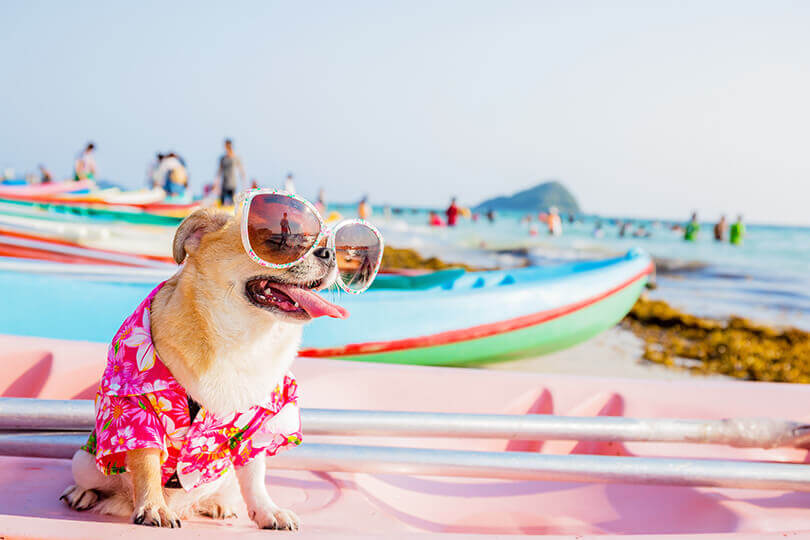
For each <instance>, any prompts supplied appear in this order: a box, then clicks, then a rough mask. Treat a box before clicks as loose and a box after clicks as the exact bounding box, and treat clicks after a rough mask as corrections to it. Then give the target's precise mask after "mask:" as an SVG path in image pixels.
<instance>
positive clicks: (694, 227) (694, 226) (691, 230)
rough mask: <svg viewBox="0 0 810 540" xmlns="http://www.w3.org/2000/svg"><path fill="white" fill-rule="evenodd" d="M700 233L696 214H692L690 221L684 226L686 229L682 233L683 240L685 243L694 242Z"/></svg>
mask: <svg viewBox="0 0 810 540" xmlns="http://www.w3.org/2000/svg"><path fill="white" fill-rule="evenodd" d="M699 232H700V223H698V218H697V212H692V219H690V220H689V223H687V224H686V229H684V232H683V239H684V240H686V241H687V242H696V241H697V237H698V233H699Z"/></svg>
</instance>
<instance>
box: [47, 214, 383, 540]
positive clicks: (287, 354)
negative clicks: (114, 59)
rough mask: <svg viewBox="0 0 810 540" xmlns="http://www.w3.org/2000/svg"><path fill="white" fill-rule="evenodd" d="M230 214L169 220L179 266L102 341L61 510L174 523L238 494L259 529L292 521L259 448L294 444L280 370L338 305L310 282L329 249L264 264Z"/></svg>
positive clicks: (330, 278) (333, 270)
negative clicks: (90, 425) (91, 410)
mask: <svg viewBox="0 0 810 540" xmlns="http://www.w3.org/2000/svg"><path fill="white" fill-rule="evenodd" d="M283 219H284V220H287V219H290V220H291V219H293V218H292V217H290V218H288V216H287V213H285V214H284V218H283ZM240 225H241V224H240V222H239V220H238V219H236V218H234V217H233V216H231V215H229V214H225V213H222V212H218V211H213V210H207V209H203V210H197V211H196V212H194V213H193V214H192V215H190V216H189V217H188V218H186V219H185V220H184V221H183V223H182V224H181V225H180V227H179V228H178V230H177V233H176V235H175V238H174V259H175V260H176V261H177V262H178V264H180V263H183V266H182V267H181V268H180V270H179V271H178V272H177V273H176V274H175V275H174V276H173V277H171V278H170V279H168V280H167V281H166V282H165V283H163V284H161V285H160V286H158V288H157V289H156V290H155V291H154V292H153V293H152V294H151V295H150V296H149V297H148V298H147V299H146V300H144V302H143V303H142V304H141V306H139V308H138V309H137V310H136V311H135V313H133V315H132V316H130V318H128V319H127V321H125V322H124V325H123V326H122V327H121V329H120V330H119V331H118V334H117V335H116V338H115V339H114V340H113V343H112V345H111V346H110V349H109V352H108V362H107V368H106V370H105V372H104V376H103V377H102V381H101V385H100V388H99V392H98V395H97V397H96V429H95V430H94V432H93V434H92V435H91V438H90V440H89V441H88V444H87V445H86V446H85V447H83V449H81V450H78V451H77V452H76V454H75V455H74V456H73V462H72V470H73V477H74V480H75V484H74V485H71V486H70V487H68V488H67V489H66V490H65V491H64V493H63V494H62V497H61V498H62V499H63V500H64V501H65V502H66V503H67V504H68V505H69V506H70V507H71V508H74V509H75V510H89V509H93V511H95V512H100V513H105V514H114V515H128V516H131V519H132V521H133V522H134V523H138V524H143V525H151V526H158V527H180V518H181V517H186V516H190V515H192V514H193V513H199V514H202V515H206V516H210V517H213V518H227V517H230V516H233V515H235V509H236V508H237V506H238V505H239V494H240V492H241V497H242V498H243V500H244V502H245V505H246V506H247V510H248V514H249V516H250V518H251V519H252V520H253V521H254V522H255V523H256V524H257V525H258V526H259V528H263V529H286V530H297V529H298V527H299V518H298V516H296V515H295V514H294V513H293V512H291V511H290V510H285V509H282V508H279V507H278V506H277V505H276V504H275V503H274V502H273V500H272V499H271V498H270V496H269V495H268V493H267V488H266V485H265V467H266V464H265V460H264V455H265V454H271V455H272V454H274V453H275V452H276V451H278V450H279V449H280V448H282V447H284V446H286V445H288V444H298V443H299V442H300V417H299V414H298V405H297V397H296V393H295V387H296V385H295V380H294V379H293V378H292V375H291V374H289V368H290V366H291V364H292V362H293V360H294V358H295V356H296V352H297V349H298V347H299V345H300V340H301V332H302V327H303V323H305V322H307V321H309V320H311V319H312V318H313V317H319V316H324V315H326V316H330V317H336V318H343V317H346V316H347V313H346V311H345V310H344V309H343V308H341V307H339V306H336V305H334V304H331V303H329V302H327V301H326V300H325V299H323V298H322V297H321V296H320V295H318V294H316V293H315V292H314V291H317V290H322V289H324V288H326V287H328V286H330V285H331V284H332V283H333V282H334V281H335V279H336V277H337V273H338V269H337V264H336V257H335V252H334V249H333V248H329V247H316V246H314V245H313V246H312V249H311V250H306V251H305V252H302V255H301V256H300V260H299V261H297V262H296V264H294V265H291V266H289V267H285V268H267V267H265V268H262V267H260V266H258V265H257V264H256V261H255V258H254V259H253V260H252V257H255V256H256V253H254V252H252V251H251V253H248V252H247V250H246V247H245V244H244V242H243V240H242V237H243V236H244V235H243V234H242V233H243V231H242V229H240ZM282 231H283V234H285V235H286V236H285V237H284V238H283V239H282V241H283V242H282V243H279V244H278V245H285V244H286V243H287V242H292V240H290V239H294V238H293V236H294V232H295V230H294V227H292V226H291V225H289V222H287V224H286V225H285V226H284V227H282ZM269 241H271V240H268V242H269ZM268 249H269V248H268ZM251 256H252V257H251ZM375 273H376V272H375ZM254 458H255V459H254Z"/></svg>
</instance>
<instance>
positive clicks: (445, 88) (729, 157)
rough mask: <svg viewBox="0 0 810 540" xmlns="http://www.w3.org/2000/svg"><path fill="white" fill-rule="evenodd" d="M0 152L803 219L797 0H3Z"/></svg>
mask: <svg viewBox="0 0 810 540" xmlns="http://www.w3.org/2000/svg"><path fill="white" fill-rule="evenodd" d="M0 20H2V21H3V24H2V32H0V167H14V168H15V169H16V170H17V171H19V172H22V171H25V170H29V169H33V168H34V167H35V166H36V165H37V163H39V162H43V163H46V164H47V165H48V166H49V167H50V168H51V169H52V170H53V172H55V173H56V174H57V175H58V176H67V175H68V174H69V173H70V168H71V165H72V160H73V157H74V155H75V154H76V153H77V152H78V151H79V150H80V148H81V146H82V145H83V144H84V143H85V141H86V140H88V139H92V140H94V141H95V142H96V143H97V145H98V153H97V161H98V165H99V172H100V176H101V177H102V178H109V179H110V180H113V181H117V182H120V183H123V184H126V185H128V186H140V185H142V184H143V183H144V176H145V169H146V166H147V164H148V162H149V160H150V159H151V157H152V156H153V155H154V153H155V151H157V150H169V149H175V150H176V151H178V152H179V153H180V154H181V155H182V156H184V157H185V158H186V159H187V160H188V162H189V164H190V173H191V180H192V183H193V184H194V185H195V187H196V188H197V189H196V190H197V191H199V187H200V186H201V184H202V183H205V182H207V181H209V180H210V179H211V177H212V176H213V173H214V170H215V167H216V162H217V157H218V156H219V154H220V153H221V146H222V139H223V137H225V136H230V137H233V138H234V140H235V143H236V148H237V152H238V153H239V154H241V155H242V157H243V159H244V162H245V166H246V168H247V171H248V175H249V176H251V177H256V178H258V179H259V180H260V181H261V183H263V184H266V185H278V184H280V183H281V181H282V178H283V176H284V175H285V173H286V172H287V171H288V170H291V171H293V172H294V173H295V175H296V181H297V184H298V187H299V190H300V191H301V192H303V193H304V194H305V195H310V196H314V194H315V193H316V192H317V189H318V188H319V187H320V186H323V187H324V188H325V189H326V191H327V197H328V198H330V199H332V200H341V201H349V200H356V199H357V198H359V197H360V196H361V195H362V194H364V193H368V194H369V195H370V196H371V198H372V201H373V202H375V203H383V202H389V203H393V204H419V205H437V206H438V205H444V204H445V203H446V202H447V200H448V198H449V197H450V196H451V195H458V196H459V198H460V200H461V202H463V203H467V204H474V203H477V202H479V201H480V200H481V199H483V198H485V197H489V196H492V195H496V194H500V193H510V192H513V191H516V190H518V189H521V188H525V187H528V186H530V185H532V184H534V183H536V182H538V181H540V180H543V179H552V178H554V179H559V180H561V181H562V182H563V183H565V184H566V185H567V186H568V187H569V188H570V189H571V191H572V192H573V193H574V194H575V195H576V196H577V198H578V199H579V201H580V203H581V205H582V206H583V208H584V209H585V210H587V211H591V212H600V213H606V214H625V215H641V216H665V217H684V216H685V215H686V214H687V213H688V212H689V211H690V210H691V209H693V208H694V209H697V210H699V211H700V212H701V217H703V218H706V219H714V218H716V217H717V215H718V214H719V213H720V212H727V213H729V214H732V213H737V212H743V213H745V214H746V216H747V217H748V218H749V219H750V220H752V221H771V222H788V223H804V224H810V212H808V209H807V206H808V202H810V187H809V186H810V184H809V183H808V181H810V2H777V1H770V0H769V1H765V0H763V1H760V2H740V1H730V2H709V1H695V2H670V3H668V2H661V1H654V2H649V1H639V2H616V1H611V2H604V1H596V2H575V1H560V2H552V1H541V0H533V1H527V2H508V1H501V0H491V1H489V2H473V1H468V0H464V1H458V2H451V1H443V0H440V1H436V2H428V1H417V0H408V1H404V0H403V1H401V2H398V3H394V2H379V1H369V2H349V1H345V0H344V1H336V2H332V1H329V2H306V3H301V2H289V3H286V4H281V3H276V2H266V1H257V2H248V3H242V2H222V1H220V2H216V3H205V2H189V3H184V4H178V3H174V2H172V3H168V2H167V3H165V4H164V3H163V2H154V3H147V2H137V3H126V4H125V3H118V2H115V3H111V2H98V3H93V2H81V3H73V2H32V1H19V2H3V3H2V4H0Z"/></svg>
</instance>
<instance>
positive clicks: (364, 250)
mask: <svg viewBox="0 0 810 540" xmlns="http://www.w3.org/2000/svg"><path fill="white" fill-rule="evenodd" d="M335 255H336V257H337V266H338V272H340V279H341V280H342V281H343V284H344V285H345V286H346V287H347V288H348V289H350V290H352V291H354V292H362V291H364V290H366V289H367V288H368V287H369V285H371V282H372V281H374V278H375V276H376V275H377V263H378V262H379V260H380V257H382V245H381V242H380V238H379V237H378V236H377V234H376V233H375V232H374V231H373V230H372V229H371V228H369V227H368V226H367V225H363V224H362V223H349V224H348V225H344V226H343V227H340V228H339V229H338V230H337V232H335Z"/></svg>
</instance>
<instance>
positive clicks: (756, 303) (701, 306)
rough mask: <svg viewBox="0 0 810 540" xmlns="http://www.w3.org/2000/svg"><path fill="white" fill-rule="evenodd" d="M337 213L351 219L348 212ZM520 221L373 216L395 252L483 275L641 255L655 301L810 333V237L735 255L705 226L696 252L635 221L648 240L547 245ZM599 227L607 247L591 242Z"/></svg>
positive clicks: (588, 234)
mask: <svg viewBox="0 0 810 540" xmlns="http://www.w3.org/2000/svg"><path fill="white" fill-rule="evenodd" d="M338 210H340V211H342V212H343V213H344V215H346V216H347V217H353V216H352V213H353V209H352V208H348V207H344V208H339V209H338ZM520 217H521V215H520V214H506V213H504V214H501V215H500V216H499V217H498V218H497V219H496V221H495V223H489V222H488V221H487V220H486V219H485V218H483V216H482V217H481V218H480V219H479V221H478V222H473V221H471V220H461V222H460V224H459V225H458V226H457V227H455V228H446V227H443V228H435V227H429V226H428V225H427V213H426V212H423V211H420V212H419V213H411V212H410V211H407V212H404V213H400V214H392V215H390V216H389V217H386V216H385V215H384V214H383V213H382V212H380V211H377V212H375V214H374V215H373V217H372V221H373V222H374V223H375V224H377V225H378V226H379V227H380V229H381V230H382V232H383V234H384V235H385V238H386V241H387V242H388V243H389V244H390V245H393V246H397V247H412V248H414V249H417V250H419V251H420V252H422V253H423V254H424V255H426V256H433V255H435V256H438V257H441V258H443V259H445V260H455V261H464V262H467V263H468V264H472V265H477V266H483V267H487V266H515V265H521V264H525V263H526V262H527V261H528V262H529V263H531V264H552V263H555V262H560V261H563V260H571V259H597V258H603V257H606V256H608V255H614V254H618V253H623V252H626V251H627V250H629V249H632V248H634V247H639V248H641V249H644V250H645V251H647V252H649V253H650V254H652V255H653V256H654V257H655V258H656V259H657V260H658V261H659V262H658V269H659V276H658V285H659V288H658V289H657V290H655V291H653V292H652V293H651V295H652V296H653V297H656V298H663V299H665V300H668V301H670V302H672V303H673V304H675V305H676V306H678V307H681V308H683V309H685V310H688V311H691V312H694V313H696V314H699V315H707V316H717V317H722V316H727V315H730V314H737V315H741V316H744V317H748V318H752V319H755V320H758V321H762V322H769V323H774V324H779V325H792V326H798V327H801V328H806V329H810V228H807V227H783V226H770V225H746V229H747V231H746V232H747V234H746V237H745V242H744V244H743V245H741V246H733V245H731V244H728V243H719V242H715V241H714V240H713V237H712V224H708V223H704V224H702V225H701V231H700V235H699V238H698V241H697V242H684V241H683V240H682V234H681V233H677V232H673V231H671V230H670V229H669V224H664V223H653V222H649V221H638V220H636V221H633V224H634V225H633V227H631V228H630V229H629V231H630V232H632V231H634V230H635V229H636V228H637V227H639V226H640V225H643V226H644V227H645V228H646V230H648V231H649V232H650V234H651V236H650V237H648V238H634V237H630V236H628V237H625V238H620V237H619V228H618V226H617V225H615V224H611V223H610V222H609V221H608V220H604V219H601V220H598V219H597V218H586V219H584V220H582V221H579V222H577V223H573V224H571V223H564V224H563V235H562V236H560V237H551V236H549V235H548V234H547V233H546V229H545V228H544V225H543V224H542V223H538V222H537V221H536V220H535V221H534V223H532V225H533V226H534V228H535V229H536V234H532V233H531V232H530V225H527V224H525V223H521V222H520ZM597 221H601V223H602V232H601V237H595V236H594V230H595V227H596V223H597ZM687 270H688V271H687Z"/></svg>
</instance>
